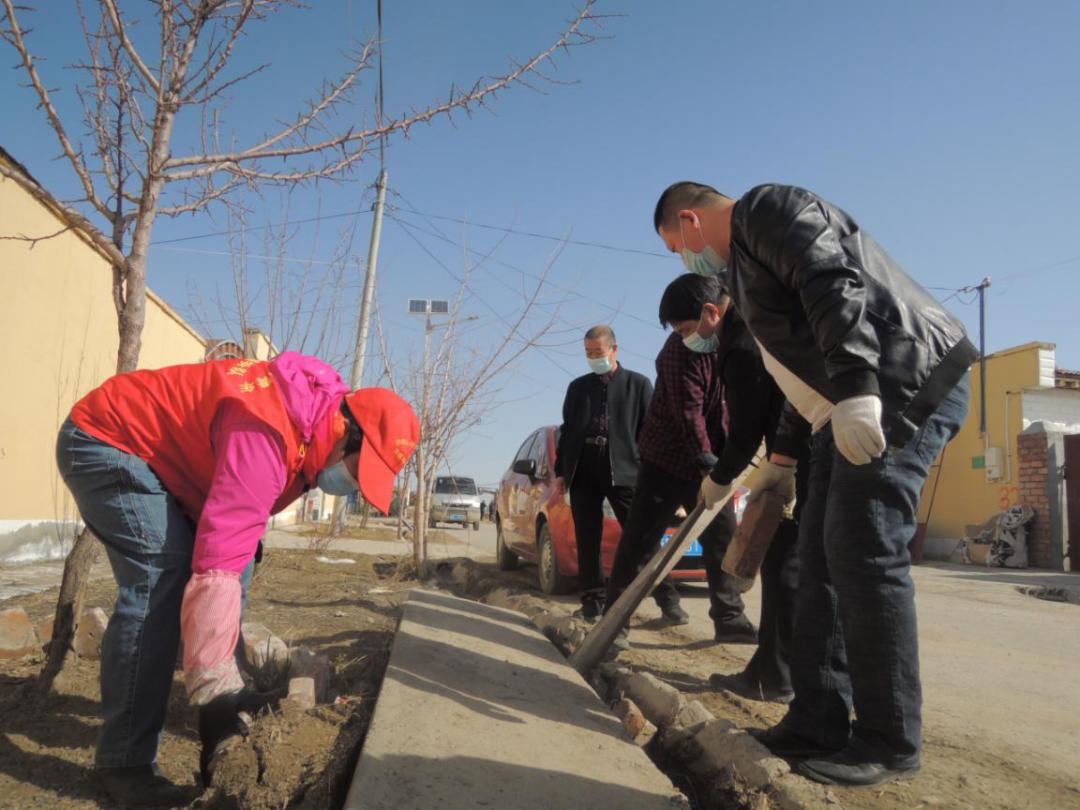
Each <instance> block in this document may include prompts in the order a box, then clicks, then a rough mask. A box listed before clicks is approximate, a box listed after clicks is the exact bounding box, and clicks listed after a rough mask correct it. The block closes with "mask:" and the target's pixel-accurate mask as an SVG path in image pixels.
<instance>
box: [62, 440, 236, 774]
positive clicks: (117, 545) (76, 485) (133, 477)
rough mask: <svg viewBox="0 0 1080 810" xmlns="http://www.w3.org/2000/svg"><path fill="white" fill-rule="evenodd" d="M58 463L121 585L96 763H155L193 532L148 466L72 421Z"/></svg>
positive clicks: (108, 638)
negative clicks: (96, 437) (86, 431)
mask: <svg viewBox="0 0 1080 810" xmlns="http://www.w3.org/2000/svg"><path fill="white" fill-rule="evenodd" d="M56 463H57V465H58V466H59V468H60V475H61V476H62V477H63V479H64V483H65V484H67V486H68V489H70V490H71V494H72V496H73V497H74V499H75V503H76V504H77V505H78V507H79V512H80V514H81V516H82V519H83V521H84V522H85V523H86V525H87V526H89V527H90V530H91V531H92V532H93V533H94V534H95V535H96V536H97V537H98V539H100V540H101V542H102V543H103V544H104V546H105V551H106V553H107V554H108V557H109V564H110V565H111V566H112V571H113V577H114V578H115V579H116V585H117V596H116V605H115V607H114V608H113V613H112V616H111V617H110V618H109V626H108V627H107V628H106V630H105V636H104V638H102V641H101V709H102V714H103V715H104V721H103V723H102V726H101V732H100V733H99V735H98V742H97V753H96V755H95V759H94V763H95V765H96V766H97V767H99V768H115V767H125V766H132V765H149V764H151V763H152V762H154V761H155V759H156V758H157V747H158V738H159V736H160V734H161V730H162V728H163V727H164V726H165V709H166V706H167V704H168V701H169V690H170V688H171V687H172V682H173V669H174V667H175V664H176V652H177V647H178V645H179V642H180V605H181V602H182V601H183V598H184V587H185V586H186V585H187V581H188V578H189V576H190V575H191V554H192V550H193V549H194V546H195V526H194V525H193V524H192V522H191V520H190V519H189V518H188V517H187V515H185V514H184V512H183V511H182V510H181V508H180V504H179V503H177V501H176V498H174V497H173V496H172V495H171V494H170V493H169V492H168V491H167V490H166V489H165V487H164V485H163V484H162V483H161V479H159V478H158V477H157V475H156V474H155V473H154V471H153V470H151V469H150V467H149V465H147V463H146V462H145V461H143V460H142V459H140V458H138V457H136V456H133V455H131V454H130V453H125V452H124V451H122V450H118V449H117V448H115V447H112V446H110V445H108V444H105V443H104V442H100V441H98V440H97V439H95V438H94V437H92V436H90V435H89V434H88V433H85V432H84V431H83V430H81V429H79V428H78V427H76V426H75V425H74V424H73V423H72V422H71V420H68V421H66V422H65V423H64V425H63V426H62V427H61V428H60V435H59V437H58V438H57V442H56ZM253 567H254V561H253V562H252V563H251V564H249V565H248V567H247V569H245V571H244V574H243V575H242V578H241V582H242V584H243V585H246V584H247V582H248V581H249V580H250V579H251V571H252V570H253Z"/></svg>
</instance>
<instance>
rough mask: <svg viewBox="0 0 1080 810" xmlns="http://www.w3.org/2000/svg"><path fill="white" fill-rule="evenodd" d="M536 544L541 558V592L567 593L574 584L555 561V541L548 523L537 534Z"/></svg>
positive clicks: (539, 572)
mask: <svg viewBox="0 0 1080 810" xmlns="http://www.w3.org/2000/svg"><path fill="white" fill-rule="evenodd" d="M536 544H537V546H538V554H537V556H538V558H539V559H538V561H537V566H536V569H537V573H538V575H539V577H540V590H542V591H543V592H544V593H547V594H560V593H567V592H568V591H569V590H570V588H571V587H572V586H573V584H574V583H573V580H571V579H570V578H569V577H567V576H564V575H563V573H562V572H561V571H559V563H558V561H557V560H556V559H555V541H554V540H553V539H552V537H551V529H550V528H548V525H547V524H546V523H544V524H543V525H541V526H540V530H539V531H538V532H537V536H536Z"/></svg>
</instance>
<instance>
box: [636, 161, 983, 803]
mask: <svg viewBox="0 0 1080 810" xmlns="http://www.w3.org/2000/svg"><path fill="white" fill-rule="evenodd" d="M654 226H655V228H656V230H657V233H658V234H659V235H660V237H661V238H662V239H663V240H664V243H665V244H666V246H667V247H668V249H669V250H670V251H672V252H673V253H679V254H681V255H682V258H683V261H684V263H685V264H686V266H687V268H688V269H689V270H691V271H692V272H697V273H700V274H702V275H711V276H716V277H717V278H719V279H720V280H721V281H722V283H724V284H726V285H727V287H728V289H729V290H730V292H731V296H732V300H733V302H734V305H735V307H736V309H737V311H738V313H739V315H740V316H741V317H742V318H743V320H744V321H745V322H746V324H747V327H748V328H749V329H750V332H751V334H752V335H753V337H754V339H755V341H756V342H757V344H758V347H759V348H760V350H761V353H762V359H763V360H764V362H765V367H766V369H767V370H768V371H769V373H770V374H772V375H773V377H774V379H776V382H777V384H778V385H779V386H780V389H781V391H783V393H784V395H785V397H786V398H787V402H786V403H785V405H784V413H783V415H782V418H781V424H780V428H779V430H778V433H777V437H776V441H775V443H774V446H773V449H772V453H771V454H770V457H769V460H768V462H766V464H765V467H764V468H763V470H762V472H761V476H760V479H761V480H760V481H759V488H760V489H777V490H779V491H781V492H783V493H785V494H787V495H789V496H790V495H792V494H793V493H794V472H795V469H794V458H793V456H794V455H795V453H794V450H795V448H797V447H798V442H799V440H800V439H801V438H804V437H805V436H807V435H809V434H811V433H812V434H813V444H812V451H811V462H810V476H809V478H810V480H809V495H808V497H807V499H806V503H805V504H804V506H803V510H802V519H801V521H800V526H799V564H800V579H799V596H798V605H797V616H796V639H795V651H794V660H793V662H792V681H793V686H794V690H795V698H794V700H793V701H792V703H791V706H790V709H789V711H788V714H787V716H786V717H785V718H784V719H783V720H782V721H781V722H780V723H779V724H778V725H776V726H775V727H773V728H771V729H768V730H765V731H761V732H758V734H757V736H758V739H760V740H761V741H762V742H764V743H765V745H766V746H768V747H769V748H770V749H771V750H772V751H773V752H774V753H776V754H778V755H780V756H785V757H789V758H796V759H799V760H801V761H800V762H799V764H798V770H799V771H800V772H801V773H803V774H804V775H805V776H808V777H810V778H812V779H816V780H817V781H820V782H826V783H836V784H845V785H869V784H876V783H878V782H883V781H886V780H888V779H892V778H895V777H897V776H900V775H902V774H906V773H911V772H914V771H916V770H918V768H919V767H920V765H921V746H922V692H921V685H920V681H919V659H918V633H917V628H916V617H915V592H914V584H913V583H912V580H911V575H910V567H911V557H910V554H909V552H908V544H909V543H910V541H911V539H912V537H913V536H914V532H915V515H916V511H917V509H918V503H919V496H920V494H921V491H922V486H923V483H924V482H925V480H926V475H927V473H928V471H929V468H930V465H931V464H932V463H933V461H934V459H935V458H936V457H937V455H938V454H939V453H940V451H941V450H942V448H943V447H944V446H945V444H946V443H947V442H948V441H949V439H951V438H952V436H954V435H955V434H956V432H957V431H958V430H959V428H960V425H961V423H962V422H963V419H964V416H965V414H966V412H967V397H968V393H967V376H966V375H967V369H968V367H969V366H970V365H971V363H972V361H974V360H975V358H976V354H977V353H976V350H975V348H974V346H972V344H971V342H970V341H969V340H968V339H967V337H966V335H965V333H964V328H963V326H962V325H961V324H960V323H959V321H957V320H956V318H954V317H953V316H952V315H951V314H949V313H948V312H947V311H946V310H945V309H944V308H943V307H942V306H941V305H940V304H939V303H938V302H937V301H936V300H935V299H934V298H933V297H932V296H931V295H930V294H929V293H927V292H926V291H925V290H924V289H923V288H922V287H920V286H919V285H918V284H917V283H916V282H915V281H913V280H912V279H911V278H910V277H909V276H907V275H906V274H905V273H904V271H903V270H901V269H900V267H898V266H897V265H896V264H895V263H894V262H893V261H892V259H890V258H889V256H888V255H887V254H886V253H885V251H884V250H882V249H881V247H880V246H878V245H877V243H876V242H875V241H874V240H873V238H872V237H871V236H870V235H869V234H868V233H866V232H865V231H863V230H862V229H861V228H860V227H859V225H858V224H857V223H856V222H855V221H854V220H853V219H852V218H851V217H850V216H849V215H848V214H846V213H845V212H844V211H842V210H840V209H839V208H837V207H835V206H833V205H831V204H829V203H828V202H826V201H825V200H823V199H821V198H820V197H818V196H817V195H815V194H813V193H811V192H809V191H806V190H804V189H800V188H795V187H792V186H780V185H763V186H758V187H756V188H753V189H751V190H750V191H749V192H747V193H746V194H744V195H743V196H742V197H741V198H740V199H739V200H734V199H731V198H729V197H725V196H724V195H722V194H720V193H719V192H717V191H716V190H715V189H713V188H711V187H710V186H706V185H703V184H699V183H690V182H683V183H676V184H674V185H673V186H671V187H669V188H668V189H667V190H666V191H665V192H664V193H663V195H662V196H661V197H660V200H659V201H658V203H657V206H656V211H655V213H654ZM710 328H711V325H710V324H708V323H706V322H704V321H703V322H702V324H701V325H700V327H699V333H700V334H701V335H702V336H703V337H708V332H709V330H710ZM724 491H725V485H724V484H721V483H720V482H718V481H716V480H714V479H713V478H706V479H705V481H704V482H703V483H702V496H703V498H704V499H705V500H706V502H709V501H714V502H715V500H716V499H717V498H718V496H719V495H721V494H722V493H723V492H724ZM852 709H854V712H855V720H854V723H852V722H851V712H852Z"/></svg>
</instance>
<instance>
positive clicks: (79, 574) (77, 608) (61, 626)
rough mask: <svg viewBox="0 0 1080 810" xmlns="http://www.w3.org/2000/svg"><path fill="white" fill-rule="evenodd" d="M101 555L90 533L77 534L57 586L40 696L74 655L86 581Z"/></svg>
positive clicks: (88, 530)
mask: <svg viewBox="0 0 1080 810" xmlns="http://www.w3.org/2000/svg"><path fill="white" fill-rule="evenodd" d="M100 554H101V543H100V542H98V539H97V538H96V537H94V535H93V533H91V531H90V529H83V530H82V531H81V532H79V536H78V537H76V538H75V543H74V545H72V547H71V552H70V553H69V554H68V556H67V561H66V562H65V563H64V579H63V581H62V582H61V583H60V598H59V599H58V600H57V602H56V616H55V617H54V618H53V635H52V641H51V642H49V656H48V659H47V660H46V661H45V667H44V668H43V669H42V670H41V674H40V675H39V676H38V688H39V689H40V690H41V691H42V692H49V691H51V690H52V687H53V682H54V681H55V680H56V676H57V675H59V674H60V670H62V669H63V668H64V664H65V663H67V660H68V653H72V652H74V649H73V646H72V643H71V641H72V639H73V638H75V631H76V630H77V629H78V626H79V619H80V618H81V616H82V607H83V596H84V595H85V591H86V581H87V579H88V578H89V573H90V569H91V568H93V567H94V563H96V562H97V559H98V557H99V556H100Z"/></svg>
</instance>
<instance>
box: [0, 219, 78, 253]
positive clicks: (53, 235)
mask: <svg viewBox="0 0 1080 810" xmlns="http://www.w3.org/2000/svg"><path fill="white" fill-rule="evenodd" d="M70 230H71V226H70V225H65V226H64V227H63V228H61V229H60V230H58V231H56V232H55V233H47V234H45V235H44V236H27V235H26V234H21V233H20V234H19V235H17V236H0V240H11V241H17V242H29V243H30V249H31V250H33V249H34V248H35V247H37V243H38V242H45V241H47V240H49V239H55V238H56V237H58V236H60V235H61V234H65V233H67V232H68V231H70Z"/></svg>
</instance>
